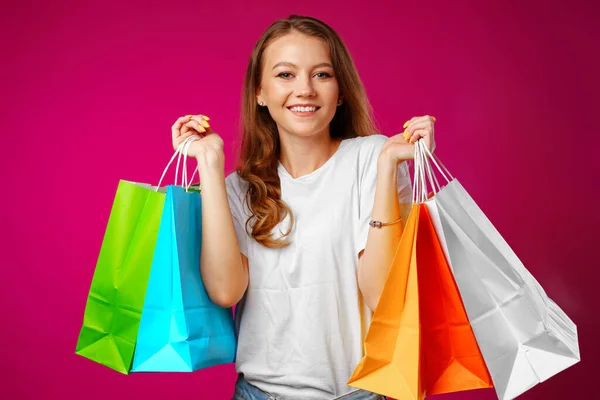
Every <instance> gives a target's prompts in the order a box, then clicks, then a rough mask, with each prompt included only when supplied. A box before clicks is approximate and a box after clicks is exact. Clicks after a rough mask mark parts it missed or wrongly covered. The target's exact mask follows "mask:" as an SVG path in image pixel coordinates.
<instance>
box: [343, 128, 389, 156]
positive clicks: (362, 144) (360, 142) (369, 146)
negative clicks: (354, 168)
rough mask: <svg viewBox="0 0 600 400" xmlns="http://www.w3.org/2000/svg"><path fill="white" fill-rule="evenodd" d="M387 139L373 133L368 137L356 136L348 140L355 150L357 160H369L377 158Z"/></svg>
mask: <svg viewBox="0 0 600 400" xmlns="http://www.w3.org/2000/svg"><path fill="white" fill-rule="evenodd" d="M387 139H388V137H387V136H385V135H381V134H379V133H374V134H372V135H368V136H357V137H355V138H352V139H348V140H349V141H350V142H351V143H352V147H354V148H355V149H356V152H357V155H358V157H359V158H370V157H372V156H373V155H377V156H379V152H380V151H381V148H382V147H383V145H384V144H385V142H386V140H387Z"/></svg>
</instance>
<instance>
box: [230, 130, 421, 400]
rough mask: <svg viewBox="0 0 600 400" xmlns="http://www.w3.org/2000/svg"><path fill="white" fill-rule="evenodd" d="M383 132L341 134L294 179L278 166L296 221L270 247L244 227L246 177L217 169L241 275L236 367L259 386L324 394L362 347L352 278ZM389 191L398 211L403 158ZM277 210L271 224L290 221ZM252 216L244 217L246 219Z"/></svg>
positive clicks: (364, 323) (405, 197)
mask: <svg viewBox="0 0 600 400" xmlns="http://www.w3.org/2000/svg"><path fill="white" fill-rule="evenodd" d="M386 140H387V137H386V136H383V135H372V136H367V137H357V138H351V139H345V140H344V141H343V142H342V143H341V144H340V146H339V148H338V150H337V151H336V153H335V154H334V155H333V156H332V157H331V158H330V159H329V160H328V161H327V162H326V163H325V164H323V165H322V166H321V167H320V168H318V169H317V170H315V171H314V172H312V173H310V174H308V175H304V176H302V177H299V178H297V179H294V178H292V176H291V175H290V174H289V173H288V172H287V171H286V169H285V168H284V167H283V165H281V163H280V164H279V166H278V174H279V177H280V180H281V197H282V200H283V201H284V202H285V203H286V204H287V205H288V206H289V207H290V208H291V210H292V213H293V214H294V218H295V223H294V228H293V230H292V232H291V234H290V235H289V236H288V239H289V240H290V242H291V244H290V245H289V246H288V247H284V248H280V249H270V248H267V247H264V246H263V245H261V244H259V243H258V242H256V241H255V240H254V239H253V238H251V237H250V236H248V234H247V233H246V231H245V223H246V220H247V219H248V217H249V216H250V215H251V214H250V211H249V209H248V206H247V204H246V201H245V197H244V196H245V193H246V190H247V188H248V185H247V182H245V181H243V180H242V179H240V178H239V176H238V175H237V173H235V172H234V173H232V174H230V175H229V176H228V177H227V179H226V184H227V193H228V197H229V204H230V207H231V211H232V215H233V221H234V225H235V230H236V234H237V237H238V241H239V244H240V249H241V252H242V254H244V255H245V256H246V257H247V258H248V262H249V272H250V281H249V285H248V290H247V291H246V294H245V295H244V299H243V300H242V302H240V304H239V305H238V307H240V310H238V312H237V313H236V314H237V318H236V319H237V321H236V322H237V325H238V327H239V333H238V349H237V357H236V370H237V371H238V372H241V373H243V374H244V377H245V379H246V380H247V381H248V382H250V383H251V384H253V385H254V386H256V387H258V388H259V389H261V390H263V391H266V392H268V393H271V394H273V395H275V396H277V397H281V398H284V399H303V400H306V399H332V398H333V397H336V396H340V395H343V394H345V393H348V392H350V391H352V390H355V389H354V388H352V387H350V386H347V385H346V382H347V381H348V379H349V378H350V376H351V374H352V372H353V371H354V368H355V367H356V365H357V364H358V362H359V361H360V360H361V358H362V357H363V341H364V338H365V335H366V333H367V329H368V324H369V323H370V320H371V312H370V310H369V309H368V307H367V306H366V304H365V303H364V302H363V300H362V296H361V293H360V290H359V288H358V282H357V271H358V254H359V253H360V251H361V250H363V249H364V248H365V245H366V241H367V234H368V232H369V228H370V227H369V220H370V217H371V212H372V209H373V200H374V196H375V184H376V178H377V159H378V157H379V153H380V151H381V148H382V146H383V144H384V142H385V141H386ZM398 192H399V193H398V194H399V198H400V201H401V203H404V204H406V205H405V206H403V207H402V211H403V212H402V213H403V214H404V215H403V216H404V217H405V220H406V216H407V214H408V210H409V208H410V203H411V201H412V189H411V184H410V177H409V174H408V167H407V166H406V163H402V164H400V166H399V171H398ZM289 223H290V219H289V216H288V217H286V219H285V220H283V221H282V222H281V223H280V224H279V225H278V226H276V227H275V228H274V229H273V231H272V233H273V234H274V236H275V237H280V236H281V232H286V231H287V230H288V228H289ZM250 226H251V225H250Z"/></svg>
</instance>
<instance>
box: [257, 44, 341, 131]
mask: <svg viewBox="0 0 600 400" xmlns="http://www.w3.org/2000/svg"><path fill="white" fill-rule="evenodd" d="M338 97H339V88H338V83H337V79H336V77H335V75H334V72H333V65H332V63H331V56H330V54H329V46H328V45H327V43H326V42H325V41H323V40H321V39H319V38H316V37H312V36H307V35H304V34H302V33H298V32H292V33H290V34H288V35H285V36H282V37H280V38H278V39H276V40H275V41H273V42H272V43H271V44H270V45H269V46H267V48H266V49H265V51H264V53H263V70H262V80H261V84H260V87H259V90H258V92H257V102H259V101H262V102H263V103H264V105H265V106H266V107H268V109H269V113H270V114H271V117H272V118H273V120H275V122H276V123H277V127H278V129H279V134H280V135H282V134H287V135H293V136H301V137H308V136H313V135H320V134H327V135H329V123H330V122H331V120H332V119H333V116H334V115H335V111H336V107H337V102H338Z"/></svg>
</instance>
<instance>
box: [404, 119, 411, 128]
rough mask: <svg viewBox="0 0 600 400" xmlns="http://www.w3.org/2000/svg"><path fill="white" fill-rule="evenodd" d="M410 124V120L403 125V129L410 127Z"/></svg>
mask: <svg viewBox="0 0 600 400" xmlns="http://www.w3.org/2000/svg"><path fill="white" fill-rule="evenodd" d="M408 124H410V120H408V121H406V122H405V123H404V125H402V127H403V128H404V129H406V127H407V126H408Z"/></svg>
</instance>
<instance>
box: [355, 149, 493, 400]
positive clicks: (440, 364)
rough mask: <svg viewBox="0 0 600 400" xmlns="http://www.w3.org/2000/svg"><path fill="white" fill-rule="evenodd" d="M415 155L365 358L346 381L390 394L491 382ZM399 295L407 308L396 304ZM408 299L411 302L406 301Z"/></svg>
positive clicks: (416, 394) (414, 395)
mask: <svg viewBox="0 0 600 400" xmlns="http://www.w3.org/2000/svg"><path fill="white" fill-rule="evenodd" d="M416 161H417V162H416V164H415V166H416V167H415V178H414V182H415V185H414V190H413V206H412V209H411V213H410V215H409V218H408V222H407V225H406V228H405V230H404V232H403V235H402V238H401V240H400V243H399V246H398V249H397V252H396V255H395V258H394V262H393V264H392V267H391V269H390V273H389V276H388V278H387V280H386V283H385V286H384V289H383V292H382V295H381V298H380V300H379V304H378V305H377V308H376V310H375V312H374V315H373V319H372V322H371V325H370V327H369V331H368V334H367V337H366V340H365V356H364V357H363V359H362V360H361V362H360V363H359V365H358V366H357V368H356V370H355V371H354V374H353V376H352V377H351V379H350V381H349V384H350V385H351V386H355V387H358V388H361V389H366V390H370V391H372V392H376V393H379V394H384V395H387V396H391V397H394V398H397V399H420V398H423V397H425V395H426V394H440V393H449V392H457V391H461V390H469V389H478V388H489V387H491V386H492V384H491V378H490V376H489V373H488V371H487V368H486V366H485V363H484V362H483V357H482V355H481V352H480V351H479V348H478V346H477V343H476V341H475V336H474V334H473V331H472V330H471V327H470V325H469V321H468V318H467V315H466V312H465V309H464V306H463V304H462V301H461V299H460V295H459V293H458V288H457V287H456V284H455V282H454V279H453V278H452V275H451V271H450V269H449V266H448V263H447V262H446V259H445V255H444V253H443V250H442V248H441V245H440V243H439V241H438V239H437V236H436V233H435V228H434V226H433V224H432V222H431V220H430V218H429V214H428V211H427V208H426V207H425V206H424V205H423V204H422V203H423V202H424V201H425V200H426V195H427V192H426V190H425V188H426V186H424V185H423V182H424V178H423V177H422V176H420V175H419V174H421V173H422V172H421V169H420V168H419V167H418V164H419V163H418V160H416ZM407 243H409V244H412V247H409V246H408V245H407ZM406 271H408V274H409V276H411V277H412V278H413V279H412V284H413V285H415V283H416V288H413V287H410V286H409V287H407V286H406V283H407V282H411V281H410V280H408V281H407V280H405V278H404V276H405V274H406ZM405 288H406V289H411V290H410V291H409V290H404V289H405ZM409 294H412V297H411V296H409ZM405 296H406V302H407V305H410V306H411V308H404V309H402V308H401V307H399V306H398V305H401V304H402V302H403V300H404V299H405ZM411 299H413V303H408V302H409V300H411ZM407 312H408V314H406V313H407ZM407 317H410V319H408V320H407V319H406V318H407ZM407 322H408V323H407ZM390 327H391V329H390ZM390 331H391V332H390ZM403 331H404V332H403ZM409 333H410V335H409ZM407 337H408V339H409V340H407ZM397 345H401V346H403V345H406V346H409V347H408V350H407V349H404V348H402V347H398V346H397Z"/></svg>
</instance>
